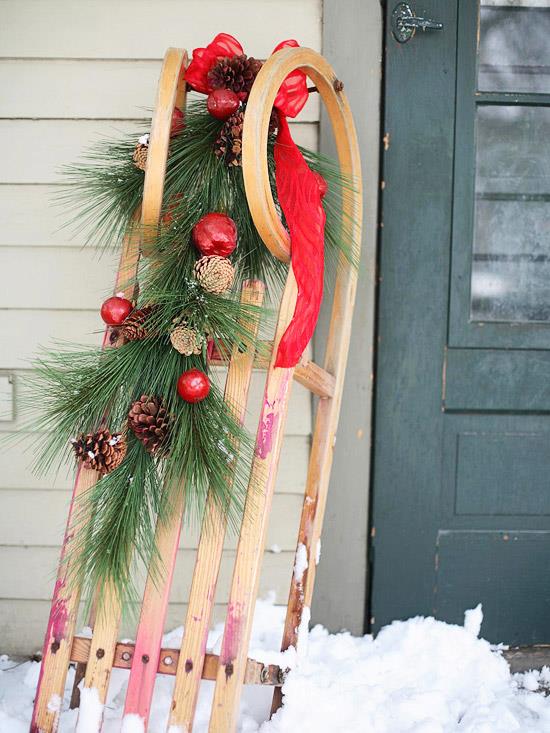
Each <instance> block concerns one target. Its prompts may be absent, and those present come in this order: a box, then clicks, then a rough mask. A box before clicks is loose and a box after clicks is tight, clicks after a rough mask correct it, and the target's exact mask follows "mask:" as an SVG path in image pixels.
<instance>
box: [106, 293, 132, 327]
mask: <svg viewBox="0 0 550 733" xmlns="http://www.w3.org/2000/svg"><path fill="white" fill-rule="evenodd" d="M133 310H134V306H133V305H132V303H131V302H130V301H129V300H127V299H126V298H123V297H121V295H113V296H112V298H107V300H106V301H105V302H104V303H103V305H102V306H101V317H102V318H103V320H104V321H105V323H106V324H107V325H108V326H121V325H122V324H123V323H124V321H125V320H126V318H127V317H128V316H129V315H130V313H131V312H132V311H133Z"/></svg>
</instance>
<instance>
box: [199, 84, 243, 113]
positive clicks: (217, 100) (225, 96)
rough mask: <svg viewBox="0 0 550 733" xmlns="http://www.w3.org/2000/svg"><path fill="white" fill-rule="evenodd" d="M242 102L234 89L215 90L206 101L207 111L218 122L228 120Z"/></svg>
mask: <svg viewBox="0 0 550 733" xmlns="http://www.w3.org/2000/svg"><path fill="white" fill-rule="evenodd" d="M240 103H241V100H240V99H239V97H238V96H237V94H236V93H235V92H234V91H233V90H232V89H214V91H213V92H210V94H209V95H208V99H207V100H206V109H207V110H208V111H209V112H210V114H211V115H212V117H215V118H216V119H217V120H227V118H228V117H231V115H232V114H233V113H234V112H236V111H237V110H238V109H239V105H240Z"/></svg>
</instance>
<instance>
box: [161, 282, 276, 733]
mask: <svg viewBox="0 0 550 733" xmlns="http://www.w3.org/2000/svg"><path fill="white" fill-rule="evenodd" d="M264 291H265V287H264V285H263V283H261V282H259V281H252V282H250V281H249V282H246V283H245V284H244V285H243V289H242V295H241V303H243V304H252V305H255V306H260V305H261V304H262V302H263V296H264ZM243 325H244V326H245V327H248V331H249V333H250V336H251V339H252V341H253V340H254V339H255V338H256V336H257V333H258V328H259V322H258V321H256V322H252V323H246V322H245V323H243ZM253 364H254V348H253V347H252V346H251V347H249V348H248V349H247V350H246V351H242V352H241V351H239V348H238V347H237V346H235V348H234V349H233V352H232V355H231V360H230V363H229V369H228V372H227V381H226V385H225V395H224V399H225V401H226V403H227V404H228V405H229V406H230V408H231V410H232V412H233V415H234V417H235V419H236V421H237V422H238V423H240V424H241V425H242V424H243V422H244V418H245V414H246V409H247V404H248V394H249V389H250V379H251V376H252V367H253ZM237 451H238V446H237V445H236V446H235V452H237ZM226 526H227V519H226V517H225V515H224V513H223V511H222V510H221V508H220V506H219V502H217V501H216V497H215V495H214V494H213V493H210V494H209V496H208V499H207V502H206V508H205V515H204V519H203V525H202V533H201V538H200V542H199V547H198V550H197V558H196V562H195V568H194V572H193V581H192V585H191V593H190V595H189V606H188V609H187V615H186V619H185V625H184V629H185V631H184V636H183V639H182V644H181V654H180V657H179V662H178V671H177V675H176V683H175V685H174V692H173V695H172V706H171V708H170V716H169V720H168V726H169V727H170V726H175V727H176V728H178V729H179V728H181V729H182V730H185V731H188V732H189V733H190V731H191V729H192V727H193V720H194V717H195V708H196V705H197V699H198V695H199V685H200V681H201V679H202V675H203V666H204V660H205V654H206V642H207V639H208V631H209V628H210V623H211V618H212V609H213V606H214V601H215V597H216V587H217V583H218V575H219V571H220V564H221V559H222V552H223V547H224V540H225V533H226Z"/></svg>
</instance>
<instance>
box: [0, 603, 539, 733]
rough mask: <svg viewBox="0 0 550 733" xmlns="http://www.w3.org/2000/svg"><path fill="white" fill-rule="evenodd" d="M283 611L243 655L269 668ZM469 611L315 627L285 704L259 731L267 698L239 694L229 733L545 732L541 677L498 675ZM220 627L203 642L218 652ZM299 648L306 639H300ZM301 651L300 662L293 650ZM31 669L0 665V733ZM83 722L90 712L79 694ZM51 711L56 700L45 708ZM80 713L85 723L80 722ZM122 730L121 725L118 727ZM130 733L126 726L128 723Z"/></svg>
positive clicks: (21, 718)
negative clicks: (361, 627) (367, 630)
mask: <svg viewBox="0 0 550 733" xmlns="http://www.w3.org/2000/svg"><path fill="white" fill-rule="evenodd" d="M283 620H284V609H282V608H281V607H277V606H274V605H273V603H272V601H270V600H268V601H260V602H259V603H258V605H257V610H256V618H255V624H254V632H253V638H252V643H251V656H254V657H255V658H257V659H261V660H262V661H269V662H278V661H281V660H280V655H279V654H278V652H276V650H277V648H278V645H279V641H280V637H281V629H282V624H283ZM481 622H482V613H481V608H480V607H478V608H477V609H473V610H471V611H468V612H467V613H466V615H465V624H464V627H462V626H452V625H449V624H444V623H442V622H441V621H435V620H434V619H433V618H421V617H418V618H413V619H410V620H409V621H405V622H401V621H396V622H394V623H393V624H391V625H390V626H387V627H386V628H385V629H383V630H382V631H381V632H380V633H379V634H378V636H377V637H376V639H374V640H373V638H372V637H370V636H364V637H362V638H358V637H353V636H351V635H350V634H348V633H340V634H329V633H328V632H327V631H326V630H325V629H323V628H322V627H320V626H316V627H315V628H314V629H313V630H312V631H311V632H310V633H309V638H308V639H307V643H306V644H304V645H303V646H302V645H300V647H301V648H300V652H299V653H298V654H295V653H294V652H293V650H291V651H290V652H289V653H287V654H286V656H285V657H284V660H283V664H285V665H289V664H290V665H293V671H292V672H291V673H290V674H289V676H288V678H287V681H286V683H285V686H284V690H283V691H284V695H285V704H284V707H283V708H282V709H281V710H280V711H279V712H278V713H277V715H276V716H275V717H274V718H273V720H272V721H271V722H267V723H262V721H264V720H265V719H266V717H267V714H268V710H269V703H270V698H271V696H270V690H269V689H266V688H250V687H248V688H246V690H245V694H244V696H243V702H242V705H241V719H240V725H239V731H240V733H296V731H300V733H325V732H326V733H328V732H329V731H330V732H331V733H334V731H336V732H342V733H344V731H345V733H355V732H357V733H359V732H362V731H365V733H514V732H515V731H518V732H520V733H531V732H533V731H536V732H537V733H544V732H545V731H548V732H549V733H550V698H547V697H545V695H544V694H541V688H542V690H544V689H547V688H548V686H549V685H550V670H549V669H547V668H545V669H543V671H542V672H540V673H539V672H529V673H526V674H522V675H510V673H509V671H508V666H507V664H506V662H505V661H504V659H503V658H502V656H501V654H500V652H499V651H498V650H495V649H493V648H492V647H491V646H490V644H489V643H488V642H486V641H484V640H483V639H479V638H478V634H479V631H480V625H481ZM222 631H223V629H222V626H221V625H218V626H217V627H216V628H215V629H214V630H213V631H212V632H211V635H210V638H209V646H210V647H211V648H212V649H213V650H214V651H219V646H220V642H221V634H222ZM181 633H182V630H181V628H180V629H177V630H175V631H173V632H171V633H170V634H167V635H166V637H165V639H164V646H177V645H179V640H180V639H181ZM303 641H306V639H304V640H303ZM306 648H307V654H306V653H305V652H304V649H306ZM38 671H39V664H37V663H35V662H25V663H23V664H16V663H15V662H13V661H10V660H9V659H8V658H7V657H0V733H26V731H27V730H28V724H29V720H30V716H31V709H32V701H33V694H34V689H35V686H36V682H37V679H38ZM72 676H73V672H70V675H69V680H68V684H67V690H66V695H65V703H64V706H63V709H64V712H63V713H62V715H61V731H62V732H63V731H65V732H66V731H69V730H71V731H72V730H74V726H75V722H76V716H77V712H76V711H69V710H67V709H66V708H67V700H68V694H69V691H70V688H71V684H72ZM126 678H127V672H126V671H122V670H115V671H114V672H113V677H112V683H111V689H110V692H109V699H108V703H107V707H106V709H105V725H104V731H105V733H114V732H115V731H117V733H118V731H119V730H120V724H121V715H122V712H121V711H122V705H123V701H124V692H125V680H126ZM172 684H173V679H172V678H169V677H167V676H159V679H158V682H157V687H156V692H155V701H154V704H153V710H152V715H151V723H150V727H149V730H150V731H151V732H152V733H161V732H162V733H164V731H165V730H166V715H167V710H168V707H169V703H170V695H171V689H172ZM202 687H203V689H202V691H201V697H200V700H199V707H198V712H197V719H196V725H195V728H194V730H195V732H196V733H204V731H206V730H207V721H208V713H209V708H210V702H211V699H212V687H213V683H210V682H205V683H203V686H202ZM88 697H89V698H90V702H89V705H88V708H89V709H88V714H87V717H86V720H81V726H80V730H81V731H82V733H83V732H84V731H86V730H87V729H88V726H87V725H86V723H91V722H92V721H91V718H92V717H93V715H94V714H97V706H96V705H95V704H94V700H93V699H92V697H91V696H88ZM55 704H59V700H58V701H55ZM88 716H89V717H88ZM130 722H132V723H133V722H134V721H127V723H128V724H129V723H130ZM129 727H130V728H131V729H132V730H134V729H135V728H134V727H132V726H129Z"/></svg>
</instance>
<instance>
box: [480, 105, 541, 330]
mask: <svg viewBox="0 0 550 733" xmlns="http://www.w3.org/2000/svg"><path fill="white" fill-rule="evenodd" d="M476 138H477V155H476V186H475V198H476V201H475V226H474V243H473V261H472V282H471V313H470V315H471V318H472V320H475V321H505V322H514V321H515V322H525V321H550V145H548V140H549V139H550V109H549V108H546V107H520V106H517V107H516V106H514V107H512V106H496V105H495V106H481V107H479V108H478V112H477V124H476Z"/></svg>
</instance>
